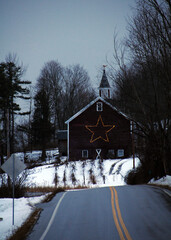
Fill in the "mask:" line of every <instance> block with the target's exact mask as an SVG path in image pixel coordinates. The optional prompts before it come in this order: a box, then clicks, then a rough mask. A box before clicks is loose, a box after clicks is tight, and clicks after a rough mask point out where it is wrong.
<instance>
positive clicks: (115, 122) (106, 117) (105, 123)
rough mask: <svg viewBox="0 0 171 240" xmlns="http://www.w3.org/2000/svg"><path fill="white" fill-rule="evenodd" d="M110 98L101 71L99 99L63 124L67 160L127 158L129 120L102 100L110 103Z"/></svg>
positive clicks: (106, 81) (129, 142)
mask: <svg viewBox="0 0 171 240" xmlns="http://www.w3.org/2000/svg"><path fill="white" fill-rule="evenodd" d="M104 67H105V66H104ZM110 95H111V94H110V85H109V82H108V79H107V77H106V73H105V69H104V70H103V76H102V79H101V83H100V87H99V97H97V98H96V99H95V100H94V101H92V102H91V103H89V104H88V105H87V106H86V107H84V108H83V109H82V110H81V111H79V112H78V113H76V114H75V115H74V116H72V117H71V118H70V119H68V120H67V121H66V124H67V126H68V129H67V155H68V159H69V160H79V159H87V158H90V159H95V158H103V159H106V158H117V157H118V158H122V157H127V156H129V155H130V153H131V145H132V144H131V134H130V120H129V119H128V118H127V117H126V116H125V115H124V114H122V113H121V112H119V111H117V109H116V108H114V107H113V106H112V105H111V104H110V103H108V102H107V101H105V100H104V98H106V99H109V98H110Z"/></svg>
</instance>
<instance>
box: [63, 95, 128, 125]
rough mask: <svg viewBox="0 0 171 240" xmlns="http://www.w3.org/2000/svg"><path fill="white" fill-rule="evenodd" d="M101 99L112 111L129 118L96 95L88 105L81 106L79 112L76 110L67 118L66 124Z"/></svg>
mask: <svg viewBox="0 0 171 240" xmlns="http://www.w3.org/2000/svg"><path fill="white" fill-rule="evenodd" d="M99 100H101V101H102V102H104V103H105V104H107V105H108V106H110V107H111V108H112V109H113V110H114V111H116V112H117V113H119V114H120V115H122V116H123V117H125V118H126V119H128V120H130V119H129V118H128V116H126V115H125V114H124V113H122V112H120V111H118V110H117V109H116V108H115V107H114V106H112V105H111V104H110V103H108V102H107V101H105V100H104V99H103V98H102V97H97V98H95V99H94V100H93V101H91V102H90V103H89V104H88V105H86V106H85V107H84V108H82V109H81V110H80V111H79V112H77V113H76V114H74V115H73V116H72V117H71V118H69V119H68V120H67V121H66V122H65V123H66V124H68V123H70V122H71V121H72V120H74V119H75V118H76V117H78V116H79V115H80V114H82V113H83V112H84V111H86V110H87V109H88V108H89V107H91V106H92V105H93V104H94V103H95V102H97V101H99Z"/></svg>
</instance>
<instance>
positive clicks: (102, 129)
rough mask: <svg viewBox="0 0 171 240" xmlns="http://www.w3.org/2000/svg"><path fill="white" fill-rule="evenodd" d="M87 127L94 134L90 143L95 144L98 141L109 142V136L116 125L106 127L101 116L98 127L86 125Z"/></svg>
mask: <svg viewBox="0 0 171 240" xmlns="http://www.w3.org/2000/svg"><path fill="white" fill-rule="evenodd" d="M85 127H86V128H87V129H88V130H89V131H90V132H91V133H92V135H91V139H90V143H93V142H95V141H96V140H98V139H102V140H104V141H105V142H109V138H108V135H107V134H108V132H110V131H111V130H112V129H113V128H114V127H115V125H104V123H103V120H102V117H101V115H100V116H99V118H98V120H97V123H96V125H86V126H85Z"/></svg>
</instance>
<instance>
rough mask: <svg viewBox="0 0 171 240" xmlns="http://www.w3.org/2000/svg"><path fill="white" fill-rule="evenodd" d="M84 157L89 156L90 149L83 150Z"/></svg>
mask: <svg viewBox="0 0 171 240" xmlns="http://www.w3.org/2000/svg"><path fill="white" fill-rule="evenodd" d="M82 158H88V150H82Z"/></svg>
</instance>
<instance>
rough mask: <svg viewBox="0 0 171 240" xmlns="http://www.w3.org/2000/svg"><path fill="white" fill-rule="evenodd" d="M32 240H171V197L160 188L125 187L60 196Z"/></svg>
mask: <svg viewBox="0 0 171 240" xmlns="http://www.w3.org/2000/svg"><path fill="white" fill-rule="evenodd" d="M38 207H41V208H42V209H43V211H42V213H41V215H40V218H39V220H38V222H37V224H36V225H35V226H34V228H33V231H32V233H31V234H30V235H29V237H28V238H27V239H28V240H38V239H40V240H96V239H97V240H169V239H171V197H170V196H169V195H168V194H166V193H165V192H164V191H163V190H161V189H159V188H153V187H150V186H122V187H110V188H109V187H106V188H97V189H87V190H80V191H69V192H65V193H59V194H57V195H56V196H55V197H54V198H53V200H52V201H51V202H49V203H44V204H39V205H38Z"/></svg>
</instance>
